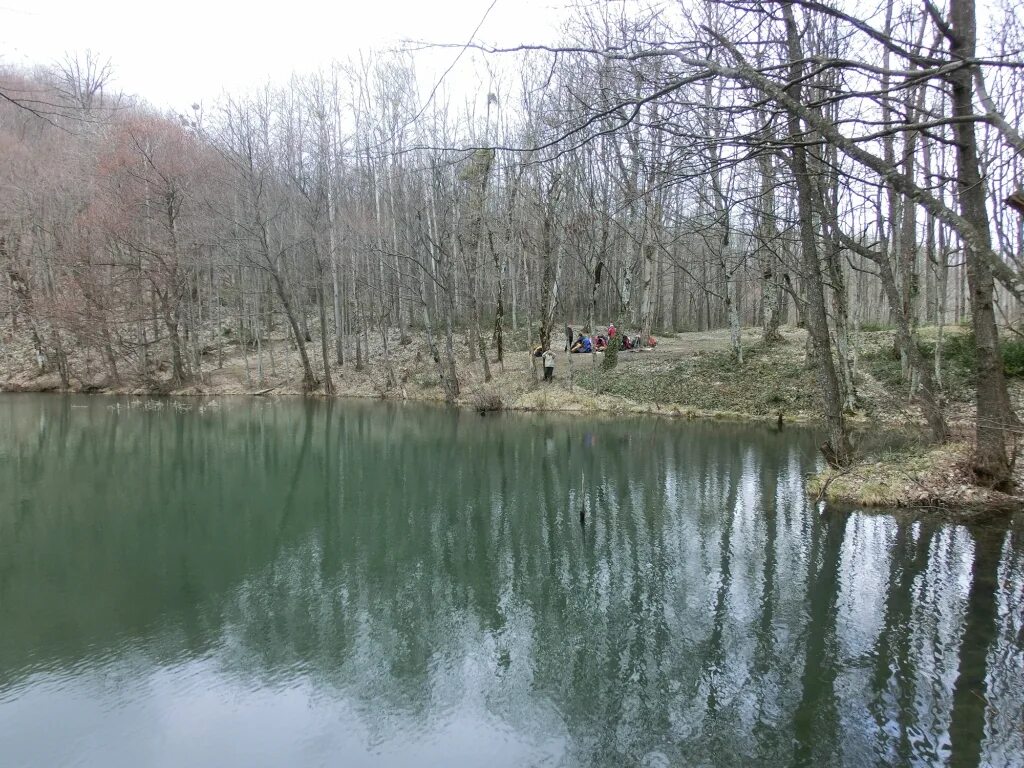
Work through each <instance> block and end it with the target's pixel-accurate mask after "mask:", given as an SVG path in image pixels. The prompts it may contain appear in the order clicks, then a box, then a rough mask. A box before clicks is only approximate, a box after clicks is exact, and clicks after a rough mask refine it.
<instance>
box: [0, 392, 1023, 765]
mask: <svg viewBox="0 0 1024 768" xmlns="http://www.w3.org/2000/svg"><path fill="white" fill-rule="evenodd" d="M111 402H112V401H107V400H80V399H67V400H62V399H59V398H39V397H21V396H19V397H13V396H11V397H7V396H5V397H4V398H3V399H2V400H0V627H2V628H3V631H2V632H0V744H3V745H4V746H5V750H6V751H7V755H8V757H7V758H5V761H4V763H5V765H6V764H13V765H43V764H48V765H59V764H70V763H75V762H81V763H82V764H86V765H95V764H103V765H138V764H147V765H182V764H218V765H225V764H227V765H230V764H236V765H281V764H299V763H302V764H309V765H320V764H346V765H348V764H355V765H381V764H383V765H453V764H475V765H476V764H481V763H483V762H486V763H489V764H493V765H580V766H589V765H608V766H619V765H662V764H665V765H702V764H707V765H721V766H730V765H737V766H739V765H751V764H757V765H765V766H771V765H851V766H852V765H864V764H894V765H907V764H919V765H932V764H941V763H945V762H949V763H951V764H955V765H981V764H986V765H1007V766H1009V765H1014V764H1015V761H1018V760H1019V755H1020V754H1022V753H1024V734H1022V730H1021V728H1020V723H1021V722H1022V721H1024V693H1022V691H1024V671H1022V670H1024V656H1022V632H1024V629H1022V618H1021V610H1020V605H1021V598H1022V597H1024V558H1022V554H1024V547H1022V544H1021V532H1022V522H1021V520H1020V519H1019V518H1018V519H1015V520H1012V521H1008V522H1007V523H1006V524H1004V525H1001V526H988V527H985V528H965V527H958V526H949V525H943V524H939V523H937V522H933V521H928V520H918V521H914V520H912V519H910V518H901V517H895V518H894V517H890V516H877V515H873V516H868V515H862V514H858V513H851V512H844V511H840V510H828V511H826V512H824V513H820V512H819V511H818V510H816V509H814V508H813V507H811V506H810V505H808V504H806V503H805V501H804V496H803V477H804V475H805V474H806V473H807V472H809V471H810V470H811V469H812V468H813V466H814V462H815V461H816V456H815V447H814V446H815V444H816V441H815V439H814V436H813V435H810V434H805V433H801V432H798V431H785V432H783V433H776V432H773V431H770V430H762V429H752V428H745V427H740V426H736V425H728V424H685V425H679V424H670V423H665V422H656V421H631V422H624V423H611V422H595V421H580V420H569V419H564V418H554V417H514V416H508V417H500V418H490V417H489V418H486V419H480V418H479V417H477V416H476V415H475V414H458V413H452V412H448V411H442V410H434V409H422V408H401V407H395V406H385V405H379V404H372V405H358V404H333V403H324V404H311V403H301V402H290V403H283V402H282V403H272V402H265V401H260V400H237V401H222V403H221V406H220V407H218V408H214V409H207V410H205V411H204V412H203V413H199V412H198V410H195V409H193V410H192V411H190V412H185V413H178V412H175V411H173V410H170V409H166V408H165V409H164V410H162V411H154V412H150V411H144V410H142V409H127V408H121V409H120V410H112V409H111V408H109V407H108V406H109V404H110V403H111ZM581 507H582V508H583V509H585V510H586V523H585V525H582V526H581V524H580V520H579V510H580V508H581ZM55 723H59V724H60V728H59V731H57V730H55V728H54V724H55ZM55 733H57V734H59V735H58V737H56V738H55ZM8 748H9V749H8ZM8 758H9V760H10V762H9V763H8ZM1017 764H1019V763H1017Z"/></svg>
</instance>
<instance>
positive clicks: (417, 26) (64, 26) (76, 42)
mask: <svg viewBox="0 0 1024 768" xmlns="http://www.w3.org/2000/svg"><path fill="white" fill-rule="evenodd" d="M493 1H494V5H493V8H491V10H490V12H489V13H488V7H489V6H491V3H492V0H440V1H438V0H435V2H427V0H334V1H333V2H332V1H331V0H321V1H320V2H317V0H284V1H282V0H275V1H273V2H270V1H268V0H250V2H236V1H235V0H228V1H223V0H171V2H161V3H158V2H154V1H153V0H148V1H147V0H93V1H92V2H89V1H88V0H0V64H8V65H11V64H14V65H28V66H32V65H37V64H42V65H45V64H50V63H53V62H54V61H55V60H58V59H61V58H63V57H64V56H65V55H66V54H68V53H74V52H82V51H85V50H91V51H92V52H93V53H96V54H99V55H100V56H101V57H103V58H104V59H106V58H109V59H110V60H111V61H112V63H113V67H114V77H115V83H114V85H115V87H117V88H119V89H120V90H123V91H126V92H128V93H132V94H136V95H139V96H142V97H144V98H145V99H146V100H147V101H149V102H150V103H152V104H154V105H155V106H158V107H161V108H166V109H173V110H176V111H185V110H187V109H188V107H189V106H190V105H191V104H193V103H196V102H198V103H209V102H211V101H213V100H214V99H215V98H216V97H217V96H218V95H219V94H221V93H222V92H223V91H225V90H226V91H228V92H232V93H239V92H243V91H245V90H248V89H251V88H255V87H258V86H260V85H262V84H264V83H265V82H267V80H268V79H269V80H271V81H273V82H283V81H286V80H287V78H288V77H289V76H290V74H291V73H292V72H298V73H306V72H312V71H315V70H316V69H317V68H318V67H320V66H323V65H325V64H328V63H329V62H330V61H331V60H332V59H337V60H344V59H346V58H347V57H349V56H350V55H355V54H357V53H358V51H359V50H368V49H370V48H383V47H388V46H395V45H398V44H400V43H401V41H403V40H427V41H430V42H435V43H464V42H466V41H467V40H468V39H469V38H470V36H471V35H472V33H473V30H474V29H475V28H476V27H477V25H478V24H480V22H481V19H483V18H484V16H485V14H486V20H485V21H484V23H483V26H482V27H481V29H480V31H479V33H478V34H477V38H476V39H477V41H479V42H485V43H487V44H495V45H504V46H508V45H515V44H517V43H522V42H551V41H552V40H553V39H554V38H555V36H556V29H557V26H558V22H559V19H560V18H562V15H563V13H564V6H565V2H566V0H493ZM456 54H457V50H446V51H436V52H433V53H431V54H430V55H429V56H427V57H425V58H426V61H425V64H426V70H427V71H426V72H425V74H426V75H427V76H430V75H431V73H432V72H436V73H437V76H440V72H442V71H443V70H444V69H445V67H446V66H447V64H448V63H450V61H451V60H452V59H453V58H454V57H455V56H456Z"/></svg>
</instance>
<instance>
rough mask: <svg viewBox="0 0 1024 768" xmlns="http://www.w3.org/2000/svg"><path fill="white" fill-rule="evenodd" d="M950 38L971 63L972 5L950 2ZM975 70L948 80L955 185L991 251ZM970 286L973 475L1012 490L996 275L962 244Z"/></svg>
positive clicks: (957, 55)
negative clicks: (974, 422) (975, 117)
mask: <svg viewBox="0 0 1024 768" xmlns="http://www.w3.org/2000/svg"><path fill="white" fill-rule="evenodd" d="M950 21H951V22H952V34H951V40H950V54H951V55H952V57H953V58H954V59H972V58H974V55H975V35H976V27H977V23H976V20H975V11H974V1H973V0H952V2H951V3H950ZM972 73H973V67H968V66H963V67H960V68H958V69H956V70H954V71H953V72H952V73H951V74H950V75H949V81H950V84H951V85H952V97H953V115H954V116H955V117H957V118H959V119H958V121H957V122H956V123H954V125H953V131H954V135H955V137H956V161H957V185H958V193H959V198H960V214H961V216H963V218H964V219H966V220H967V221H969V222H971V223H972V224H973V225H974V226H975V227H976V229H977V233H978V237H979V238H980V239H981V241H982V242H981V245H982V247H984V248H989V249H990V248H991V244H992V235H991V233H990V231H989V220H988V213H987V211H986V204H985V185H984V184H983V182H982V178H981V171H980V168H979V164H978V142H977V137H976V135H975V130H974V123H973V122H971V121H970V120H969V119H967V118H970V117H972V116H973V115H974V106H973V103H972V100H973V74H972ZM964 257H965V261H966V262H967V282H968V285H969V287H970V292H971V326H972V328H973V330H974V339H975V344H976V345H977V361H978V369H977V377H978V390H977V396H976V401H975V402H976V405H977V409H978V415H977V426H976V430H975V435H976V440H977V446H976V450H975V454H974V473H975V475H976V477H977V479H978V482H979V483H982V484H983V485H990V486H992V487H995V488H1005V487H1007V486H1009V485H1010V461H1009V459H1008V457H1007V451H1006V442H1007V427H1009V426H1010V423H1011V420H1012V419H1013V416H1012V412H1011V409H1010V399H1009V395H1008V393H1007V390H1006V379H1005V377H1004V375H1003V360H1002V355H1001V354H1000V351H999V334H998V333H997V331H996V317H995V310H994V303H993V293H994V288H995V283H994V279H993V274H992V269H991V267H990V265H989V263H988V262H987V261H986V260H985V259H984V257H983V256H982V254H980V253H978V252H977V250H976V249H975V248H974V247H972V244H971V243H970V242H967V241H966V240H965V242H964Z"/></svg>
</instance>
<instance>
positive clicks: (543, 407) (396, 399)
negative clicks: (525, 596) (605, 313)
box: [0, 381, 896, 430]
mask: <svg viewBox="0 0 1024 768" xmlns="http://www.w3.org/2000/svg"><path fill="white" fill-rule="evenodd" d="M490 391H492V390H489V389H488V388H487V387H484V388H481V389H479V390H474V391H473V392H471V393H468V394H466V393H464V394H462V395H460V397H459V398H458V399H457V400H456V401H455V402H453V403H446V402H445V400H444V398H443V397H439V396H437V395H436V394H435V393H432V392H423V391H414V392H412V393H409V392H405V393H395V394H393V395H381V394H378V393H368V392H356V391H347V392H335V393H334V394H327V393H324V392H323V391H314V392H302V391H301V390H299V389H296V388H291V387H264V388H261V389H252V390H249V389H237V388H233V387H217V388H209V389H208V388H203V387H202V386H186V387H182V388H180V389H172V390H167V391H159V392H157V391H153V390H152V389H148V388H146V387H126V386H121V387H106V386H98V385H86V386H80V387H72V388H70V389H63V388H61V387H59V386H54V385H52V384H48V383H42V384H40V385H39V386H32V385H26V384H24V383H14V382H8V381H0V395H2V394H47V395H85V396H100V397H149V398H177V397H180V398H210V397H287V398H297V399H309V400H362V401H367V400H375V401H379V402H383V403H402V402H413V403H430V404H435V405H445V406H450V407H452V408H459V409H462V410H467V411H484V412H489V413H501V412H505V411H507V412H516V413H564V414H583V413H586V414H587V415H591V416H597V417H600V416H612V417H614V416H633V415H636V416H658V417H662V418H665V419H670V420H685V421H698V420H702V421H728V422H733V423H744V422H746V423H751V424H762V425H764V424H776V423H779V424H782V425H784V426H795V427H815V426H821V424H822V420H821V418H820V417H817V416H813V415H810V414H806V413H802V412H797V413H790V414H782V415H781V419H780V415H765V414H758V413H744V412H742V411H736V410H707V409H700V408H692V407H690V406H685V405H679V404H668V405H662V404H658V403H646V402H642V401H639V400H630V399H627V398H624V397H620V396H618V395H612V394H607V393H600V394H599V393H595V392H593V391H591V390H588V389H586V388H584V387H582V386H580V385H576V387H575V388H574V389H573V390H570V389H568V388H566V387H564V386H562V385H561V384H560V383H559V384H556V385H555V387H553V388H550V389H549V388H547V387H546V385H544V384H541V383H538V384H537V386H536V387H535V388H532V389H527V390H526V391H525V392H524V393H523V394H522V395H521V396H520V397H519V398H517V399H516V400H513V401H511V402H502V404H501V406H500V407H489V406H484V407H481V406H480V405H478V404H477V403H475V402H474V401H473V398H474V397H476V396H478V395H480V394H481V393H483V394H487V393H489V392H490ZM556 394H557V395H558V397H557V398H556V397H555V395H556ZM577 395H578V396H579V397H576V396H577ZM565 396H569V398H566V397H565ZM584 398H585V399H587V400H590V401H593V402H591V403H585V402H582V400H583V399H584ZM524 400H525V401H524ZM594 404H596V405H600V406H604V407H602V408H597V409H594V408H588V406H590V405H594ZM850 424H851V426H852V427H853V428H854V429H855V430H862V429H866V428H870V427H882V428H884V429H887V430H895V429H896V428H895V427H891V426H888V425H885V424H883V423H881V422H879V421H877V420H873V419H869V418H864V417H862V418H852V419H851V421H850Z"/></svg>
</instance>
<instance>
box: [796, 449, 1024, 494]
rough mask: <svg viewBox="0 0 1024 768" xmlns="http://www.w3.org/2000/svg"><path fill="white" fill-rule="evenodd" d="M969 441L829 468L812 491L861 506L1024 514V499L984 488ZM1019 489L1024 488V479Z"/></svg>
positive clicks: (813, 480) (809, 489) (809, 485)
mask: <svg viewBox="0 0 1024 768" xmlns="http://www.w3.org/2000/svg"><path fill="white" fill-rule="evenodd" d="M970 457H971V446H970V445H969V444H968V443H966V442H956V443H948V444H946V445H939V446H930V447H920V448H917V449H910V450H904V451H899V452H892V453H888V454H885V455H882V456H880V457H876V458H874V459H866V460H861V461H859V462H857V463H855V464H854V465H853V466H851V467H849V468H847V469H843V470H836V469H826V470H824V471H822V472H819V473H818V474H817V475H814V476H812V477H811V478H809V479H808V483H807V492H808V494H810V495H811V496H814V497H816V498H817V499H818V500H819V501H821V500H827V501H831V502H837V503H841V504H853V505H856V506H858V507H887V508H891V507H918V508H919V507H931V508H941V509H961V510H975V509H982V508H984V509H1014V510H1016V509H1024V496H1021V495H1018V494H1019V493H1020V491H1017V492H1016V493H1013V494H1007V493H1000V492H999V491H993V490H990V489H987V488H980V487H978V486H977V485H975V484H974V482H973V475H972V472H971V469H970ZM1017 488H1018V489H1021V488H1024V477H1022V478H1018V483H1017Z"/></svg>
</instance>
